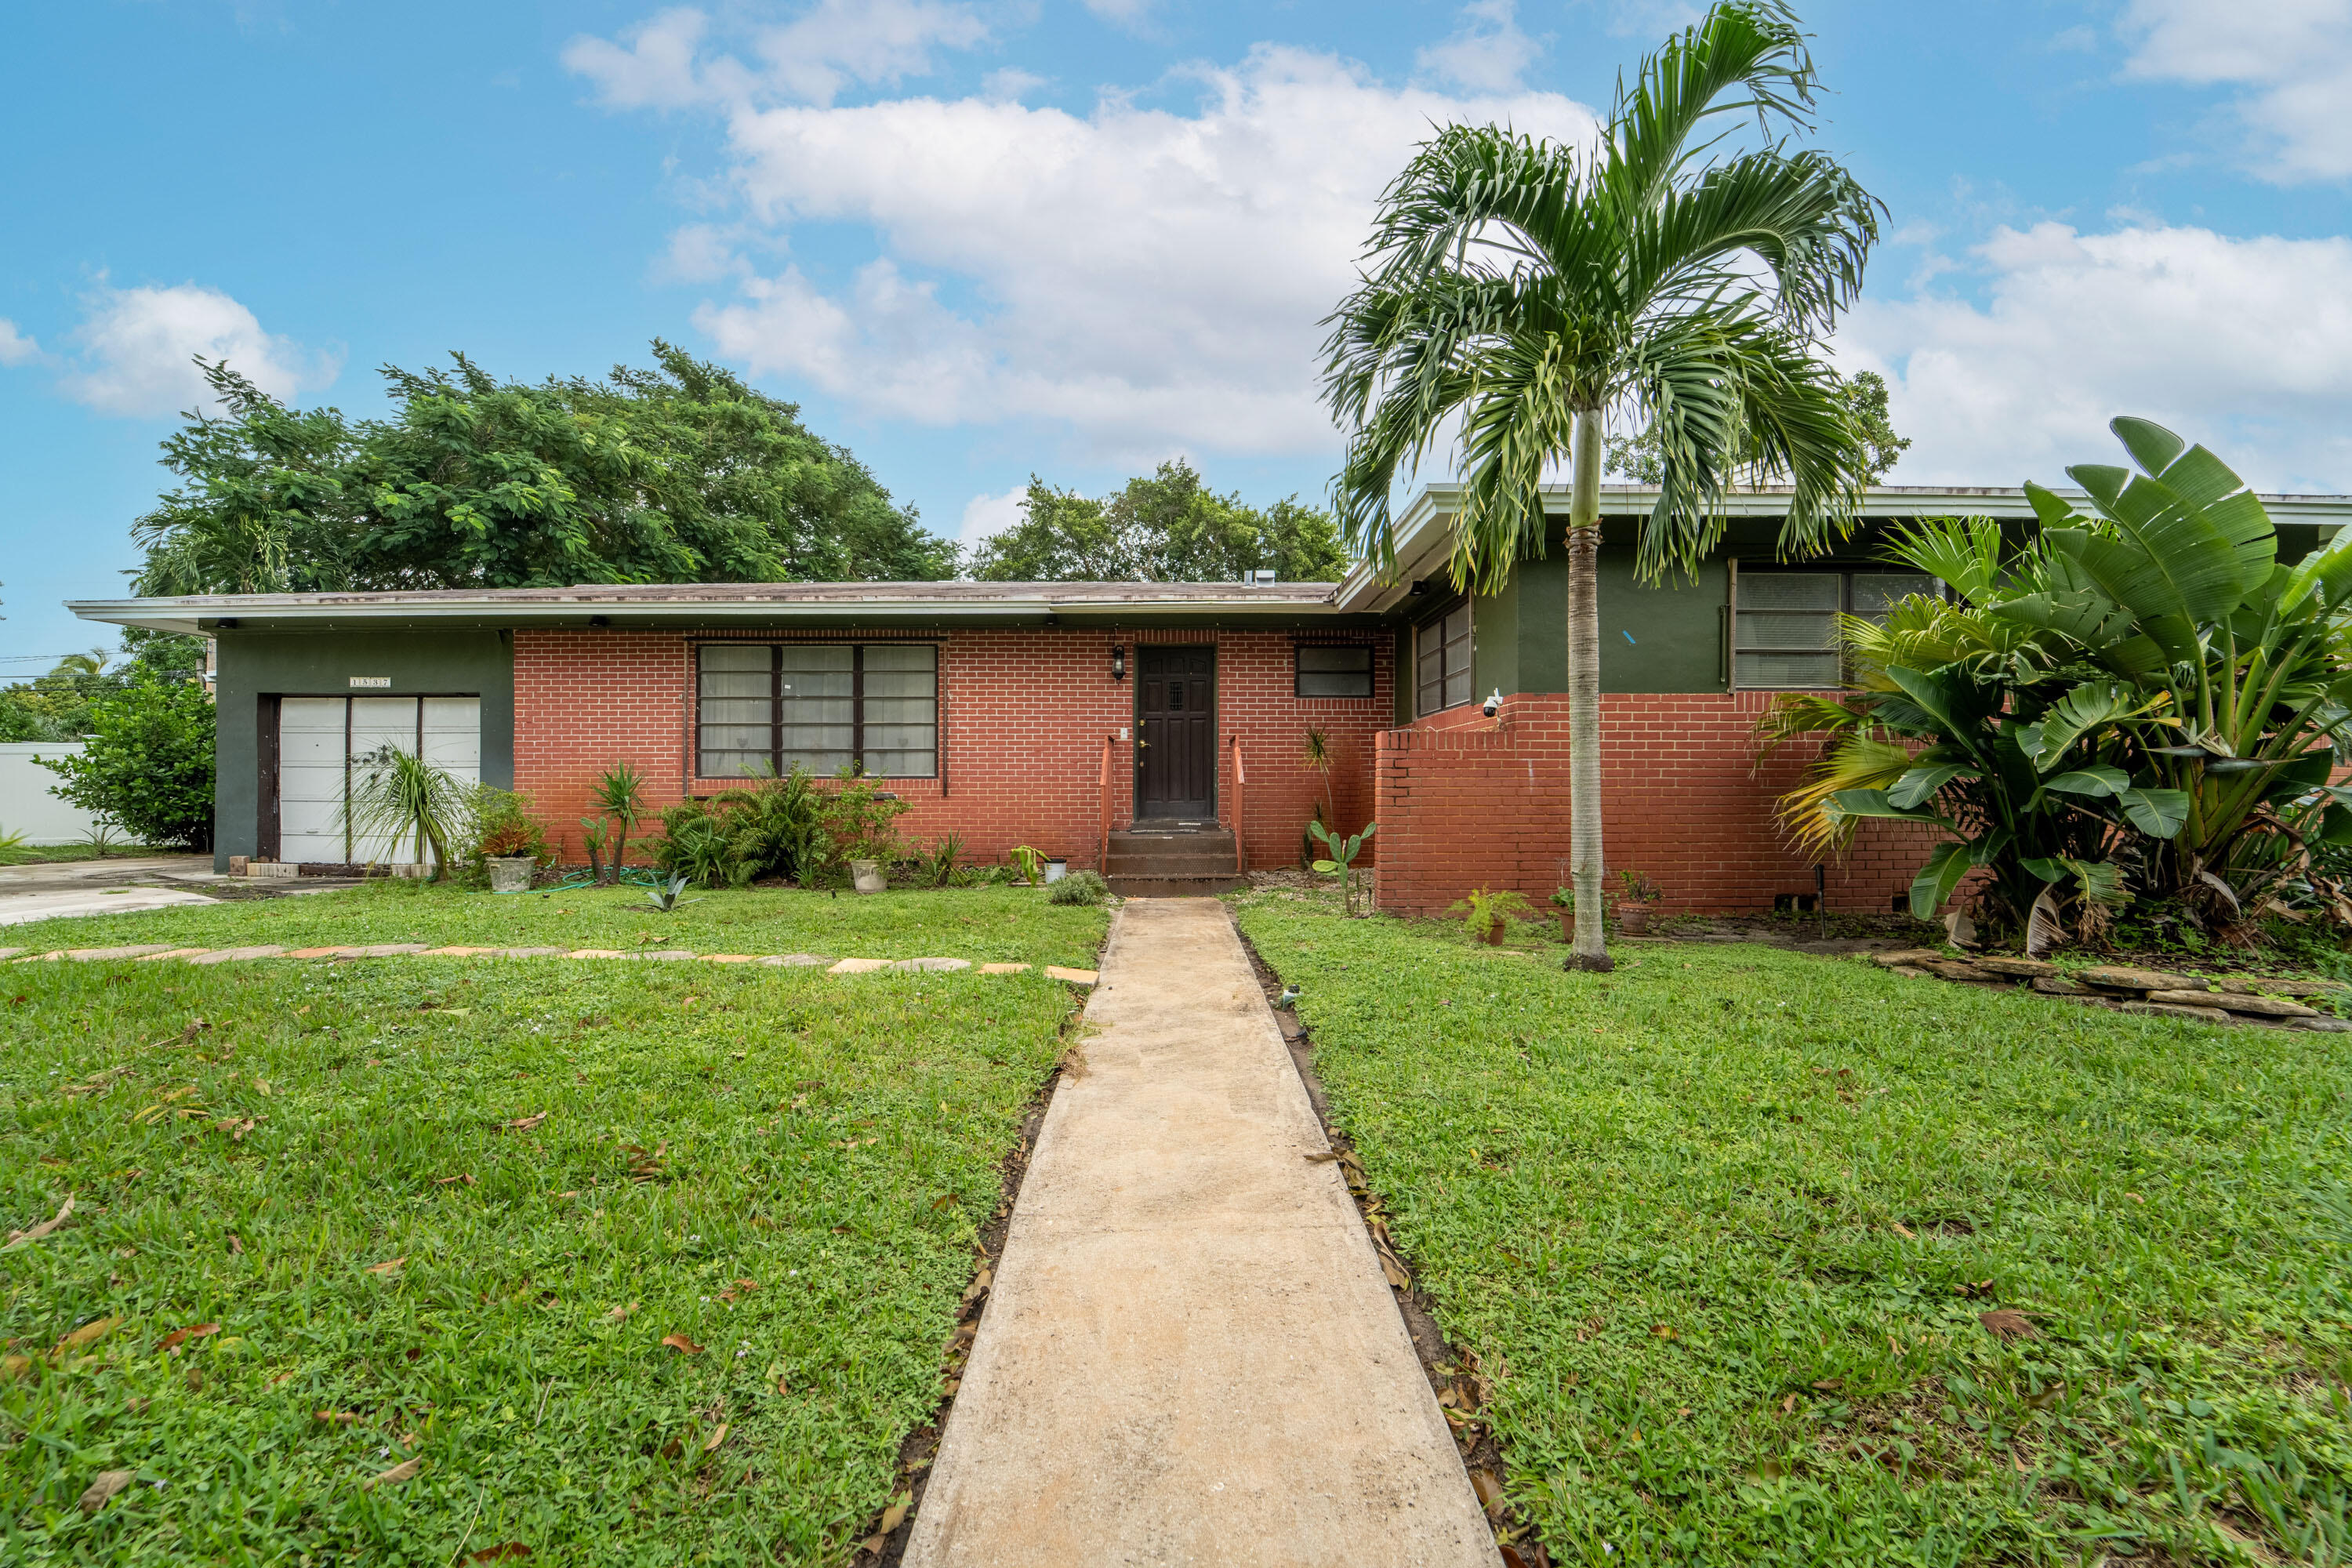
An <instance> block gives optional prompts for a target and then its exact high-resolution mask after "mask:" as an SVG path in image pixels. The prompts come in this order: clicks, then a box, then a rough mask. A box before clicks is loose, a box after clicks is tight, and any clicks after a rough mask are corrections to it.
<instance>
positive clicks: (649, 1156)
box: [622, 1141, 669, 1182]
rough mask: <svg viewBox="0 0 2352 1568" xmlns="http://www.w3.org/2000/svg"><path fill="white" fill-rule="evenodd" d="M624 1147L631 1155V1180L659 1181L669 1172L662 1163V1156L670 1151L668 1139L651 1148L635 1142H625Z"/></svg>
mask: <svg viewBox="0 0 2352 1568" xmlns="http://www.w3.org/2000/svg"><path fill="white" fill-rule="evenodd" d="M622 1147H623V1148H624V1149H625V1150H626V1151H627V1152H628V1155H629V1180H631V1181H633V1182H658V1181H660V1180H661V1179H662V1177H664V1176H666V1175H667V1174H668V1172H667V1170H666V1169H664V1168H663V1165H662V1156H663V1155H664V1154H667V1153H668V1152H669V1144H668V1142H667V1141H665V1142H659V1143H656V1144H655V1145H654V1146H653V1148H652V1149H651V1150H646V1149H645V1148H642V1147H640V1146H639V1145H637V1144H635V1143H625V1144H623V1145H622Z"/></svg>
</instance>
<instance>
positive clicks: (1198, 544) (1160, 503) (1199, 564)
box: [972, 458, 1349, 583]
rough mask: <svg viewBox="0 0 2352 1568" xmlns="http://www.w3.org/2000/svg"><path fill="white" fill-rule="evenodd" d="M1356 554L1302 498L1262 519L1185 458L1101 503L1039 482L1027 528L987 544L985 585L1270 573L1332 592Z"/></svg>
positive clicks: (979, 562) (1030, 499)
mask: <svg viewBox="0 0 2352 1568" xmlns="http://www.w3.org/2000/svg"><path fill="white" fill-rule="evenodd" d="M1348 564H1349V559H1348V552H1347V551H1346V549H1345V548H1344V547H1343V546H1342V545H1341V544H1340V542H1339V527H1338V525H1337V524H1336V523H1335V522H1333V521H1332V519H1331V516H1330V514H1329V513H1328V512H1325V511H1321V510H1317V509H1316V508H1314V507H1310V506H1306V505H1302V504H1301V503H1300V501H1299V500H1298V498H1297V496H1292V497H1289V498H1288V499H1286V500H1278V501H1276V502H1275V503H1274V504H1273V505H1272V506H1270V507H1267V508H1265V510H1258V509H1257V508H1255V507H1252V506H1246V505H1244V504H1243V501H1242V499H1241V496H1240V494H1239V492H1235V493H1234V494H1232V495H1223V496H1221V495H1219V494H1217V493H1216V492H1215V491H1213V490H1212V489H1209V488H1208V487H1207V486H1206V485H1204V484H1202V482H1201V476H1200V475H1199V473H1197V472H1196V471H1194V469H1193V468H1192V465H1191V464H1189V463H1186V462H1184V461H1182V460H1181V458H1180V459H1178V460H1177V461H1175V462H1171V463H1162V464H1160V469H1159V471H1158V472H1157V473H1155V474H1153V475H1152V476H1151V477H1150V478H1149V479H1145V478H1137V479H1129V480H1128V481H1127V484H1126V485H1125V486H1124V487H1123V488H1121V489H1119V490H1118V492H1117V493H1116V494H1113V495H1109V496H1106V497H1104V498H1103V499H1101V500H1093V499H1091V498H1089V497H1086V496H1082V495H1079V494H1077V493H1076V492H1075V491H1071V490H1064V489H1055V488H1054V487H1053V486H1051V485H1048V484H1046V483H1045V481H1044V480H1043V479H1036V478H1034V477H1032V478H1031V479H1030V481H1029V493H1028V495H1027V496H1026V497H1025V498H1024V499H1023V500H1022V503H1021V521H1019V522H1018V523H1016V524H1014V525H1013V527H1011V528H1009V529H1006V530H1005V531H1003V532H1002V533H1000V534H997V535H996V536H995V537H993V538H992V539H989V540H985V541H983V542H982V544H981V546H980V548H979V551H978V552H976V554H975V555H974V557H973V560H972V575H973V576H974V577H977V578H979V579H980V580H981V581H982V582H984V583H1231V582H1234V581H1235V580H1237V579H1239V578H1240V577H1241V576H1242V575H1243V574H1244V573H1247V572H1251V571H1264V570H1268V569H1271V570H1272V571H1273V572H1274V573H1275V574H1276V576H1278V577H1280V578H1281V579H1282V580H1283V581H1285V582H1290V583H1328V582H1332V581H1335V580H1337V579H1338V578H1339V575H1340V574H1343V573H1344V572H1346V571H1347V569H1348Z"/></svg>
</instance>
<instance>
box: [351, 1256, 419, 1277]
mask: <svg viewBox="0 0 2352 1568" xmlns="http://www.w3.org/2000/svg"><path fill="white" fill-rule="evenodd" d="M407 1261H408V1259H407V1258H385V1259H384V1260H383V1262H381V1263H371V1264H369V1265H368V1266H367V1268H364V1269H362V1270H361V1272H362V1273H365V1274H389V1273H391V1272H392V1271H393V1270H394V1269H395V1268H399V1267H400V1266H401V1265H402V1264H404V1263H405V1262H407Z"/></svg>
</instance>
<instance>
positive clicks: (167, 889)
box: [0, 855, 227, 926]
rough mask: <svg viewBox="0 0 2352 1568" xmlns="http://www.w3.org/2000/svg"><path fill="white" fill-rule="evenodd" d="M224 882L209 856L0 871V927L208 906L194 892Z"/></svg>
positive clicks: (57, 864) (77, 862) (79, 862)
mask: <svg viewBox="0 0 2352 1568" xmlns="http://www.w3.org/2000/svg"><path fill="white" fill-rule="evenodd" d="M226 880H227V879H226V878H225V877H221V876H219V875H217V874H215V872H214V870H213V858H212V857H211V856H209V855H143V856H138V857H124V858H120V859H107V860H64V861H58V862H55V863H52V864H47V865H39V866H0V926H5V925H21V924H23V923H24V922H25V921H40V920H47V919H49V918H50V917H52V916H55V915H102V914H120V913H122V912H123V911H125V910H162V909H169V908H171V907H172V906H173V905H174V904H209V903H212V902H214V901H215V900H212V899H210V898H207V897H206V896H205V894H204V893H203V892H201V891H198V890H197V889H203V888H208V887H212V886H215V885H217V884H219V883H221V882H224V881H226Z"/></svg>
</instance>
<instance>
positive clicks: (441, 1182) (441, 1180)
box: [433, 1172, 572, 1198]
mask: <svg viewBox="0 0 2352 1568" xmlns="http://www.w3.org/2000/svg"><path fill="white" fill-rule="evenodd" d="M452 1182H463V1183H465V1184H467V1186H469V1187H470V1186H472V1185H473V1184H474V1178H473V1177H471V1176H469V1175H467V1174H466V1173H463V1172H460V1173H457V1175H454V1176H436V1177H434V1178H433V1184H434V1185H435V1186H436V1187H446V1186H447V1185H448V1184H450V1183H452ZM563 1195H564V1196H565V1197H567V1198H568V1197H570V1196H571V1195H572V1194H570V1193H566V1194H563Z"/></svg>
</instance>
